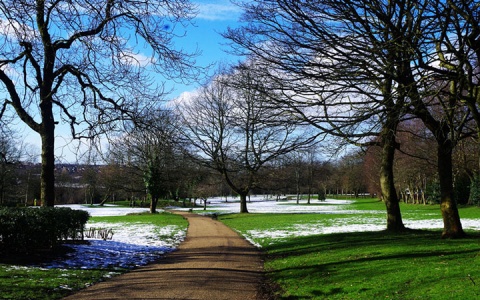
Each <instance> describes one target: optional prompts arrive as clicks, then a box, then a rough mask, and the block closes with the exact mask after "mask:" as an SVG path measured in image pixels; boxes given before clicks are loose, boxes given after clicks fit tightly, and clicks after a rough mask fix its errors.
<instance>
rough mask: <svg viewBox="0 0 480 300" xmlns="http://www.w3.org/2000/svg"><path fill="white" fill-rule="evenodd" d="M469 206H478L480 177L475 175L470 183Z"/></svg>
mask: <svg viewBox="0 0 480 300" xmlns="http://www.w3.org/2000/svg"><path fill="white" fill-rule="evenodd" d="M468 202H469V204H472V205H476V206H480V175H478V174H477V175H475V176H474V177H473V180H472V182H471V183H470V198H469V201H468Z"/></svg>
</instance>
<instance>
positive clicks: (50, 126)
mask: <svg viewBox="0 0 480 300" xmlns="http://www.w3.org/2000/svg"><path fill="white" fill-rule="evenodd" d="M46 110H47V111H45V112H44V109H43V108H42V114H43V127H42V131H41V132H40V136H41V139H42V155H41V158H42V170H41V175H40V199H41V202H42V205H43V206H49V207H51V206H54V205H55V123H54V120H53V113H52V110H51V104H50V111H48V107H47V109H46Z"/></svg>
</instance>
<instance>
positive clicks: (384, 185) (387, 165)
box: [380, 130, 405, 232]
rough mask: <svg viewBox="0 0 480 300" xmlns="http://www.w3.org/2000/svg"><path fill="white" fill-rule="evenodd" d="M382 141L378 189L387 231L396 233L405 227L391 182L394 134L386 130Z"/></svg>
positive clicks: (394, 146)
mask: <svg viewBox="0 0 480 300" xmlns="http://www.w3.org/2000/svg"><path fill="white" fill-rule="evenodd" d="M383 139H384V140H383V145H382V161H381V169H380V187H381V189H382V195H383V199H384V201H385V205H386V207H387V230H388V231H394V232H398V231H402V230H405V226H404V225H403V221H402V214H401V213H400V203H399V199H398V196H397V191H396V189H395V185H394V180H393V159H394V156H395V148H396V142H395V134H394V133H393V132H392V131H391V130H388V133H386V134H384V137H383Z"/></svg>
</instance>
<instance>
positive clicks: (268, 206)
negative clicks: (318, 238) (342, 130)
mask: <svg viewBox="0 0 480 300" xmlns="http://www.w3.org/2000/svg"><path fill="white" fill-rule="evenodd" d="M225 200H226V199H225V198H211V199H209V200H208V206H207V207H208V209H209V211H216V212H218V213H237V212H239V206H240V205H239V203H238V198H237V199H234V198H229V199H227V202H226V201H225ZM351 202H352V201H348V200H333V199H327V200H326V201H322V202H320V201H318V200H313V201H312V204H311V205H298V204H297V203H296V201H295V200H283V201H275V200H272V199H265V198H264V197H263V196H262V197H252V198H251V199H250V202H249V203H248V210H249V211H250V212H252V213H321V214H339V216H338V218H334V219H328V220H321V221H318V222H312V223H308V224H305V223H302V224H294V225H292V226H289V227H285V228H275V229H270V230H251V231H249V232H247V233H244V235H245V236H246V238H247V239H248V240H249V241H250V242H251V243H252V244H254V245H257V246H258V243H257V242H256V241H260V240H262V239H269V240H270V242H271V243H275V242H276V241H280V240H282V239H284V238H287V237H292V236H308V235H317V234H329V233H342V232H359V231H380V230H384V229H385V226H386V225H385V222H386V221H385V211H382V210H378V211H376V210H375V211H355V210H349V209H347V205H348V204H350V203H351ZM70 207H72V208H74V209H83V210H87V211H88V212H89V213H90V215H91V216H113V215H125V214H127V213H132V212H135V213H138V212H143V211H147V209H144V208H125V207H115V206H110V207H103V208H91V207H85V206H81V205H78V206H70ZM175 209H182V208H175ZM198 210H200V209H198ZM340 214H341V215H340ZM366 216H368V217H366ZM404 223H405V226H406V227H408V228H412V229H441V228H443V223H442V220H441V219H433V218H432V219H431V220H408V219H407V218H404ZM462 225H463V227H464V228H465V229H473V230H480V223H479V222H478V220H470V219H462ZM88 227H95V228H109V229H112V231H113V232H114V234H113V238H112V240H107V241H103V240H90V244H89V245H69V247H71V248H73V250H74V251H72V252H71V253H69V254H68V255H67V257H66V258H64V259H61V260H58V261H54V262H51V263H49V264H44V265H42V267H47V268H83V269H96V268H113V269H115V268H133V267H136V266H140V265H144V264H147V263H149V262H152V261H154V260H156V259H158V258H160V257H161V256H162V255H164V254H165V253H167V252H170V251H173V250H174V249H175V247H177V246H178V245H179V244H180V242H181V241H183V239H184V238H185V232H184V231H183V230H180V229H179V228H177V227H175V226H166V227H163V228H158V227H155V226H152V225H148V224H131V223H130V224H116V223H115V224H112V223H108V224H107V223H105V224H103V223H98V222H96V223H91V224H87V228H88Z"/></svg>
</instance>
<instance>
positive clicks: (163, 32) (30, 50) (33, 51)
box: [0, 0, 193, 206]
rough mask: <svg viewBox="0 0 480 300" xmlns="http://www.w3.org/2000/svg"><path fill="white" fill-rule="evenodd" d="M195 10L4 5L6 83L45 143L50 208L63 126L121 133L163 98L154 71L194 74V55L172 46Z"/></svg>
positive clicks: (0, 77)
mask: <svg viewBox="0 0 480 300" xmlns="http://www.w3.org/2000/svg"><path fill="white" fill-rule="evenodd" d="M192 11H193V7H192V6H191V4H190V3H189V2H188V1H186V0H173V1H148V0H141V1H130V0H127V1H116V0H101V1H89V0H79V1H71V0H63V1H58V0H55V1H54V0H37V1H16V0H7V1H0V19H1V20H2V22H1V26H0V44H1V48H0V66H1V68H0V82H1V83H2V84H3V87H2V88H3V89H4V90H5V91H6V92H7V94H8V96H7V99H6V100H5V103H6V104H8V105H9V106H10V107H12V108H13V109H14V111H15V113H16V114H17V115H18V117H19V118H20V119H21V120H22V121H23V122H24V123H25V124H26V125H28V126H29V127H30V128H31V129H32V130H33V131H35V132H36V133H38V134H39V135H40V137H41V143H42V153H41V158H42V172H41V173H42V174H41V198H42V203H44V204H45V205H47V206H52V205H54V164H55V155H54V154H55V153H54V151H55V143H54V142H55V126H56V124H58V123H60V122H62V123H65V124H67V125H68V126H70V129H71V133H72V135H73V137H74V138H82V137H92V136H95V135H97V134H99V133H102V132H105V131H110V130H113V129H116V128H117V127H116V125H115V124H112V122H115V121H124V120H126V119H132V118H133V119H134V118H136V114H137V112H139V111H141V110H143V109H146V107H148V106H149V104H151V103H152V102H155V101H157V100H156V99H161V98H162V94H163V93H164V91H163V89H162V87H161V86H157V85H156V84H154V83H155V82H154V80H153V79H154V78H153V77H151V76H149V73H148V72H146V70H147V69H148V70H150V71H152V73H150V74H153V71H155V72H158V74H159V75H158V76H159V77H160V79H162V78H167V77H169V78H187V76H189V75H192V73H191V72H189V70H191V66H192V63H191V58H192V57H191V56H190V55H187V54H185V53H183V52H182V51H178V50H175V49H174V48H173V46H172V42H173V39H174V38H175V37H177V36H179V35H182V30H181V28H177V27H179V26H180V25H185V24H187V23H188V22H189V20H190V19H191V17H192ZM140 51H142V52H140ZM157 79H158V78H157Z"/></svg>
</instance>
